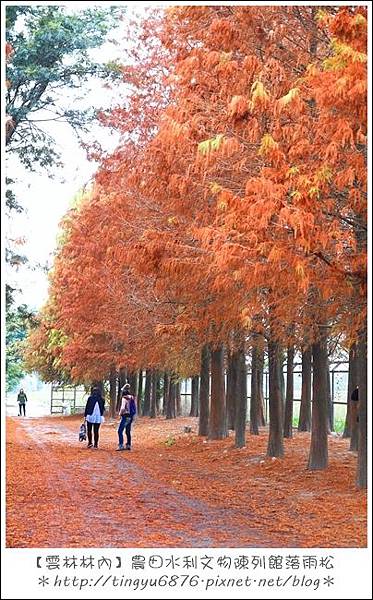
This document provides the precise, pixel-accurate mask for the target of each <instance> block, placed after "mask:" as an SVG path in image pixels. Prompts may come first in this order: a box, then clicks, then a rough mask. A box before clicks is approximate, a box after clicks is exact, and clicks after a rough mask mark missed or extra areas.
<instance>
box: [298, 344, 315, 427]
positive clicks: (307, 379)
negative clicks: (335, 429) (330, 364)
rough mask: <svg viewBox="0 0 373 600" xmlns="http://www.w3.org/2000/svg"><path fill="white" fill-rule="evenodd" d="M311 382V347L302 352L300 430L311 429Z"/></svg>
mask: <svg viewBox="0 0 373 600" xmlns="http://www.w3.org/2000/svg"><path fill="white" fill-rule="evenodd" d="M311 382H312V352H311V349H310V348H307V349H306V350H303V352H302V393H301V401H300V409H299V421H298V431H311Z"/></svg>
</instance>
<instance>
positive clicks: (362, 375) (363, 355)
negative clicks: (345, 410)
mask: <svg viewBox="0 0 373 600" xmlns="http://www.w3.org/2000/svg"><path fill="white" fill-rule="evenodd" d="M357 378H358V386H359V402H358V404H359V451H358V456H357V475H356V484H357V487H358V488H360V489H366V488H367V485H368V475H367V332H366V330H365V331H363V332H361V333H360V336H359V341H358V348H357Z"/></svg>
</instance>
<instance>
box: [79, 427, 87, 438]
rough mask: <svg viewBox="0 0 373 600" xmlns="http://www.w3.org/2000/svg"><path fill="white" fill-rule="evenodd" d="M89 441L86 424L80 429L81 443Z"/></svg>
mask: <svg viewBox="0 0 373 600" xmlns="http://www.w3.org/2000/svg"><path fill="white" fill-rule="evenodd" d="M86 439H87V428H86V426H85V423H82V424H81V426H80V427H79V442H84V441H85V440H86Z"/></svg>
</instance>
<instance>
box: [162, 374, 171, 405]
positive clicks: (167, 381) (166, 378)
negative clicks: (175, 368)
mask: <svg viewBox="0 0 373 600" xmlns="http://www.w3.org/2000/svg"><path fill="white" fill-rule="evenodd" d="M169 397H170V377H169V375H168V373H167V372H166V371H165V373H164V377H163V407H162V414H163V415H164V416H166V414H167V407H168V402H169Z"/></svg>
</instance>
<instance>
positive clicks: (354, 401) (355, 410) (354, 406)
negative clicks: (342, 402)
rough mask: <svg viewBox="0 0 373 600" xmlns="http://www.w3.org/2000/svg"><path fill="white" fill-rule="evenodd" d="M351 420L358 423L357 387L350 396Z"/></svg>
mask: <svg viewBox="0 0 373 600" xmlns="http://www.w3.org/2000/svg"><path fill="white" fill-rule="evenodd" d="M351 403H352V414H353V415H354V416H353V420H356V422H357V423H358V422H359V386H358V385H357V386H356V387H355V389H354V390H353V392H352V394H351Z"/></svg>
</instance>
